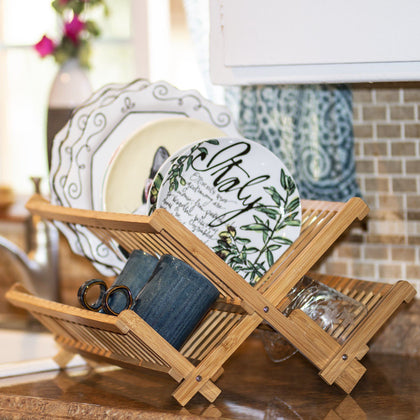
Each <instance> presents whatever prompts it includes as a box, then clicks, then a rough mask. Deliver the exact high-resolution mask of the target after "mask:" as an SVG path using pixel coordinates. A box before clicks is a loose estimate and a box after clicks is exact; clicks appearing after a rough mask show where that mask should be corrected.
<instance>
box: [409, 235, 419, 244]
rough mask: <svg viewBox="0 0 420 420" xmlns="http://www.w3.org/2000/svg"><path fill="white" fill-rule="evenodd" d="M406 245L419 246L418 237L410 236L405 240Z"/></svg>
mask: <svg viewBox="0 0 420 420" xmlns="http://www.w3.org/2000/svg"><path fill="white" fill-rule="evenodd" d="M407 243H408V245H420V236H415V235H413V236H411V235H410V236H409V237H408V238H407Z"/></svg>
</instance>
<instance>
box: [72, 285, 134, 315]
mask: <svg viewBox="0 0 420 420" xmlns="http://www.w3.org/2000/svg"><path fill="white" fill-rule="evenodd" d="M94 286H99V289H100V290H99V297H98V298H97V300H96V302H95V303H93V304H90V303H89V302H88V299H87V293H88V290H89V289H92V288H93V287H94ZM77 297H78V299H79V302H80V304H81V305H82V306H83V307H84V308H85V309H88V310H90V311H94V312H101V313H106V314H109V315H118V314H119V313H120V312H121V311H123V310H124V309H129V308H131V306H132V305H133V295H132V294H131V290H130V289H129V288H128V287H127V286H125V285H123V284H119V285H115V286H111V287H110V288H109V289H108V288H107V285H106V283H105V282H104V281H103V280H99V279H92V280H88V281H85V282H84V283H83V284H82V285H81V286H80V287H79V290H78V291H77ZM121 299H123V300H121ZM112 306H114V309H113V308H112ZM115 306H118V308H117V309H116V308H115ZM115 309H116V310H115Z"/></svg>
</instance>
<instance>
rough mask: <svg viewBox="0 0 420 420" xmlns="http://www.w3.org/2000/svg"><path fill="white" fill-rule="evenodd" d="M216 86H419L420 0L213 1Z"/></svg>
mask: <svg viewBox="0 0 420 420" xmlns="http://www.w3.org/2000/svg"><path fill="white" fill-rule="evenodd" d="M210 27H211V31H210V73H211V77H212V80H213V82H214V83H216V84H242V85H243V84H257V83H320V82H323V83H338V82H369V81H412V80H420V1H419V0H210Z"/></svg>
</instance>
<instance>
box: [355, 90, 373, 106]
mask: <svg viewBox="0 0 420 420" xmlns="http://www.w3.org/2000/svg"><path fill="white" fill-rule="evenodd" d="M372 101H373V98H372V89H364V88H360V89H359V88H355V89H353V103H372Z"/></svg>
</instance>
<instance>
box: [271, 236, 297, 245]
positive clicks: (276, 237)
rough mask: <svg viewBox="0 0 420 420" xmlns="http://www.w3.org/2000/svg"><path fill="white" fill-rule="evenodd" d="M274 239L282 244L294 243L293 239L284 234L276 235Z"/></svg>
mask: <svg viewBox="0 0 420 420" xmlns="http://www.w3.org/2000/svg"><path fill="white" fill-rule="evenodd" d="M272 240H273V241H276V242H277V243H279V244H282V245H292V243H293V241H291V240H290V239H288V238H285V237H284V236H274V237H273V238H272Z"/></svg>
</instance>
